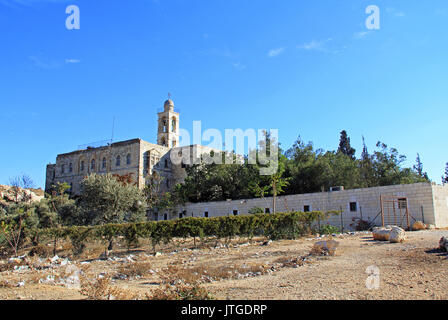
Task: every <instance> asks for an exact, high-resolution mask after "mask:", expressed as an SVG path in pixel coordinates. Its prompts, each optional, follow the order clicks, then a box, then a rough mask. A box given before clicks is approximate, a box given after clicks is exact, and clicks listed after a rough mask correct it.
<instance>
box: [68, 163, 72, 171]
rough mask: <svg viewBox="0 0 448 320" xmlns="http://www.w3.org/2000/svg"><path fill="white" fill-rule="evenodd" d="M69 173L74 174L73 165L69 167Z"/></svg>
mask: <svg viewBox="0 0 448 320" xmlns="http://www.w3.org/2000/svg"><path fill="white" fill-rule="evenodd" d="M68 172H70V173H72V172H73V165H72V164H71V163H70V164H69V165H68Z"/></svg>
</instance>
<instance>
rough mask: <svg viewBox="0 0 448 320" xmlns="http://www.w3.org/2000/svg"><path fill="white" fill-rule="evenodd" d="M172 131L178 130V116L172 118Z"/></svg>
mask: <svg viewBox="0 0 448 320" xmlns="http://www.w3.org/2000/svg"><path fill="white" fill-rule="evenodd" d="M171 131H172V132H176V118H173V119H172V120H171Z"/></svg>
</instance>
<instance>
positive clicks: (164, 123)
mask: <svg viewBox="0 0 448 320" xmlns="http://www.w3.org/2000/svg"><path fill="white" fill-rule="evenodd" d="M162 128H163V132H167V131H168V130H167V124H166V119H165V118H163V119H162Z"/></svg>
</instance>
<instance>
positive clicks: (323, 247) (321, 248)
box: [311, 240, 339, 256]
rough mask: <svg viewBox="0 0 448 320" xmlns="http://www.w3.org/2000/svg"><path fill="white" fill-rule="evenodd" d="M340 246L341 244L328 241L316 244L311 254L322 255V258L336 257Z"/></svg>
mask: <svg viewBox="0 0 448 320" xmlns="http://www.w3.org/2000/svg"><path fill="white" fill-rule="evenodd" d="M338 246H339V242H337V241H335V240H328V241H318V242H316V243H315V244H314V246H313V248H312V249H311V254H313V255H322V256H328V255H330V256H334V255H335V253H336V248H337V247H338Z"/></svg>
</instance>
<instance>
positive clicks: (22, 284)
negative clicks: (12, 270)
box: [17, 281, 25, 288]
mask: <svg viewBox="0 0 448 320" xmlns="http://www.w3.org/2000/svg"><path fill="white" fill-rule="evenodd" d="M24 286H25V281H20V282H19V283H17V287H18V288H20V287H24Z"/></svg>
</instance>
